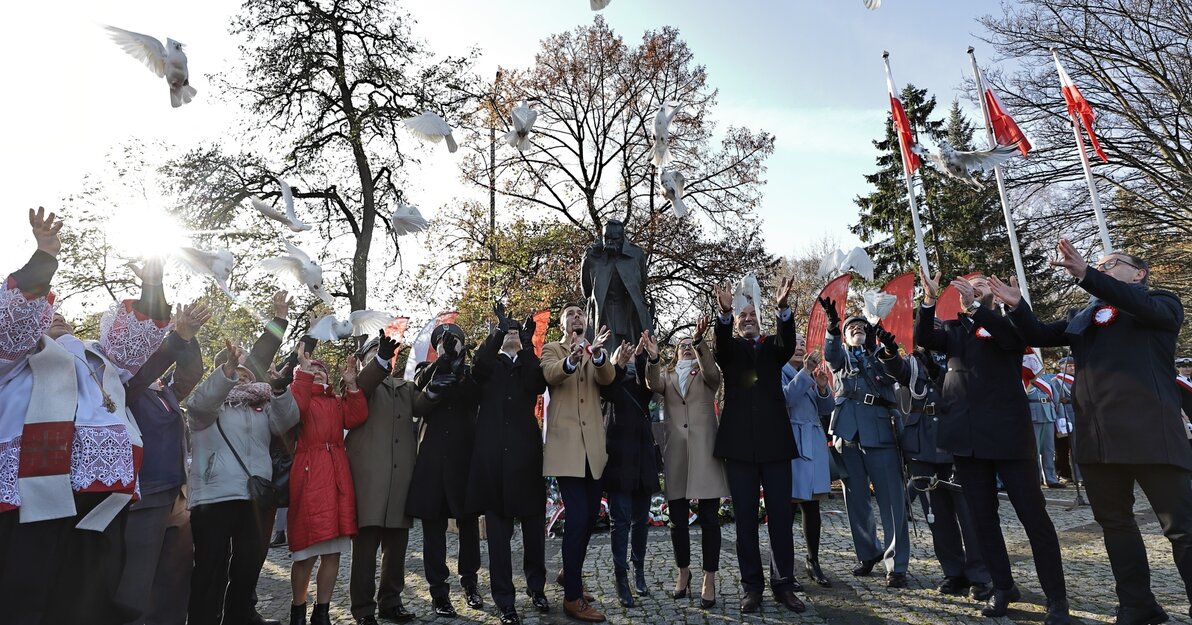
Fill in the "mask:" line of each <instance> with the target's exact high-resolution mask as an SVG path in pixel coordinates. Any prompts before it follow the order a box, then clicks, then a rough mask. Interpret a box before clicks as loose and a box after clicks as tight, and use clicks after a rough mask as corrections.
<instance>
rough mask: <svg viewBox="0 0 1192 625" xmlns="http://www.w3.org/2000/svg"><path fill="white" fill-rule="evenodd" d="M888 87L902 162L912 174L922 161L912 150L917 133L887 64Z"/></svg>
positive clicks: (908, 172)
mask: <svg viewBox="0 0 1192 625" xmlns="http://www.w3.org/2000/svg"><path fill="white" fill-rule="evenodd" d="M886 89H887V90H888V91H889V92H890V114H891V115H892V116H893V119H894V132H896V133H898V145H899V146H900V147H901V148H902V163H903V166H904V167H905V168H906V175H907V176H911V175H913V174H914V173H915V171H916V170H917V169H919V165H921V164H922V161H920V160H919V155H918V154H915V153H914V152H912V151H911V148H912V147H913V146H914V145H915V134H914V132H913V131H912V130H911V120H910V118H909V117H907V116H906V109H905V108H903V107H902V99H900V98H899V97H898V91H897V90H896V89H895V88H894V78H893V77H892V76H890V66H889V65H887V66H886Z"/></svg>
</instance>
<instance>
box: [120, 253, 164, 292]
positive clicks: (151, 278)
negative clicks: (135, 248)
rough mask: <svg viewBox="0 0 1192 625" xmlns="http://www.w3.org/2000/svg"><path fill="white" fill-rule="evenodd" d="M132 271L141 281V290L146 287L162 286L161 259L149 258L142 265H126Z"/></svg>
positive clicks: (129, 263) (132, 263) (131, 263)
mask: <svg viewBox="0 0 1192 625" xmlns="http://www.w3.org/2000/svg"><path fill="white" fill-rule="evenodd" d="M125 266H126V267H128V269H129V270H130V271H132V275H134V276H136V277H137V279H138V280H140V281H141V288H145V287H146V286H161V275H162V262H161V259H160V258H148V259H146V260H145V262H144V263H143V264H141V265H138V264H136V263H135V262H131V261H130V262H128V263H125Z"/></svg>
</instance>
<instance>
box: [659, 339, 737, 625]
mask: <svg viewBox="0 0 1192 625" xmlns="http://www.w3.org/2000/svg"><path fill="white" fill-rule="evenodd" d="M709 324H710V320H709V319H708V318H707V317H703V318H700V320H699V321H698V322H697V323H696V327H695V333H694V334H693V335H692V336H690V337H683V338H681V339H679V343H678V348H677V350H676V352H675V359H674V362H673V364H672V366H671V367H669V368H667V369H666V370H664V369H663V366H662V364H661V362H660V359H659V354H658V343H657V341H655V340H654V338H653V337H649V338H648V340H647V342H646V345H645V348H646V352H647V354H648V356H649V362H648V363H647V366H646V386H647V388H649V389H650V390H651V391H654V392H655V393H658V394H659V395H661V396H662V405H663V410H664V412H665V415H666V418H665V420H664V423H665V424H666V432H667V437H666V446H665V449H664V450H663V452H662V459H663V473H664V474H665V476H666V499H667V501H668V502H669V503H668V506H669V508H670V510H671V525H672V527H671V544H672V545H673V547H674V550H675V564H676V565H677V566H678V567H679V576H678V579H677V580H676V582H675V592H674V597H675V599H682V598H684V597H686V596H687V588H688V586H690V585H691V571H690V570H689V566H690V564H691V538H690V534H689V531H688V521H687V509H688V501H689V500H691V499H696V500H698V502H699V503H698V504H697V510H698V515H699V516H698V521H699V526H700V533H701V541H700V542H701V547H702V553H703V559H702V565H703V571H704V576H703V582H702V586H701V590H700V607H702V608H703V609H705V610H706V609H709V608H711V607H712V606H714V605H716V571H717V570H719V569H720V518H719V514H718V513H719V509H720V499H721V498H722V497H727V496H728V481H727V480H726V479H725V475H724V461H723V460H721V459H719V458H716V457H714V456H713V455H712V450H713V448H714V447H715V445H716V429H717V427H718V426H719V416H718V415H717V411H716V392H717V391H718V390H719V389H720V382H721V376H720V369H719V368H718V367H717V366H716V363H715V361H714V360H713V357H712V350H711V348H710V347H709V346H708V345H707V344H706V343H704V334H705V333H706V332H707V329H708V326H709Z"/></svg>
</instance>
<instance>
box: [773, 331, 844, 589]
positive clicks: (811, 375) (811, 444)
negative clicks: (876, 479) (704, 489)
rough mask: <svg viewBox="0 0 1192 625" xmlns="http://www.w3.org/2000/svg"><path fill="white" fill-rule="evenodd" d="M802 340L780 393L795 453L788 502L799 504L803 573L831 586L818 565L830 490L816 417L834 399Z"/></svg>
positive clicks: (824, 440)
mask: <svg viewBox="0 0 1192 625" xmlns="http://www.w3.org/2000/svg"><path fill="white" fill-rule="evenodd" d="M806 350H807V341H806V339H804V338H803V337H799V338H798V339H797V341H796V343H795V354H794V356H792V357H791V359H790V362H788V363H787V364H786V366H785V367H783V368H782V391H783V394H784V395H785V396H786V414H787V417H788V418H789V419H790V422H791V430H792V432H793V434H794V436H795V443H796V445H797V446H798V449H799V455H798V456H795V458H794V460H791V503H792V505H793V504H798V506H799V510H800V512H801V516H802V518H803V536H804V538H805V539H806V540H807V561H806V563H805V565H804V566H805V568H806V570H807V575H808V577H810V578H811V580H812V581H814V582H815V583H817V584H819V585H820V586H830V585H831V583H830V582H829V581H828V578H827V577H826V576H825V575H824V572H823V570H822V569H821V568H820V564H819V542H820V527H821V523H820V505H819V500H820V499H823V498H825V497H826V496H827V495H828V493H829V492H831V490H832V479H831V477H830V476H829V472H828V445H827V436H826V435H825V434H824V428H823V425H821V423H820V416H821V415H822V416H827V415H830V414H832V410H833V409H834V408H835V406H836V401H835V398H833V397H832V392H831V391H830V390H829V389H828V376H827V373H826V372H825V371H823V370H822V369H819V364H820V363H821V362H823V357H822V356H821V355H820V353H819V352H812V353H811V354H810V355H809V356H807V362H806V366H804V360H803V358H804V354H805V352H806Z"/></svg>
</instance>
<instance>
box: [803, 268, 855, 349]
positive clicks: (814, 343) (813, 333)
mask: <svg viewBox="0 0 1192 625" xmlns="http://www.w3.org/2000/svg"><path fill="white" fill-rule="evenodd" d="M852 279H853V274H852V273H846V274H842V275H840V276H837V277H836V278H834V279H833V280H832V281H831V282H829V283H828V284H826V285H824V289H823V290H822V291H820V294H819V297H821V298H822V297H826V298H828V299H831V300H833V301H835V302H836V314H837V315H839V316H840V318H841V320H843V319H844V317H845V315H844V310H845V306H846V305H847V304H848V283H849V282H851V281H852ZM827 332H828V315H826V314H824V309H823V307H821V306H820V305H819V303H818V302H817V303H816V304H815V305H814V306H812V307H811V315H810V316H809V317H808V319H807V353H809V354H810V353H811V352H813V351H815V350H817V349H818V350H821V351H822V350H823V349H824V334H826V333H827Z"/></svg>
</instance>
